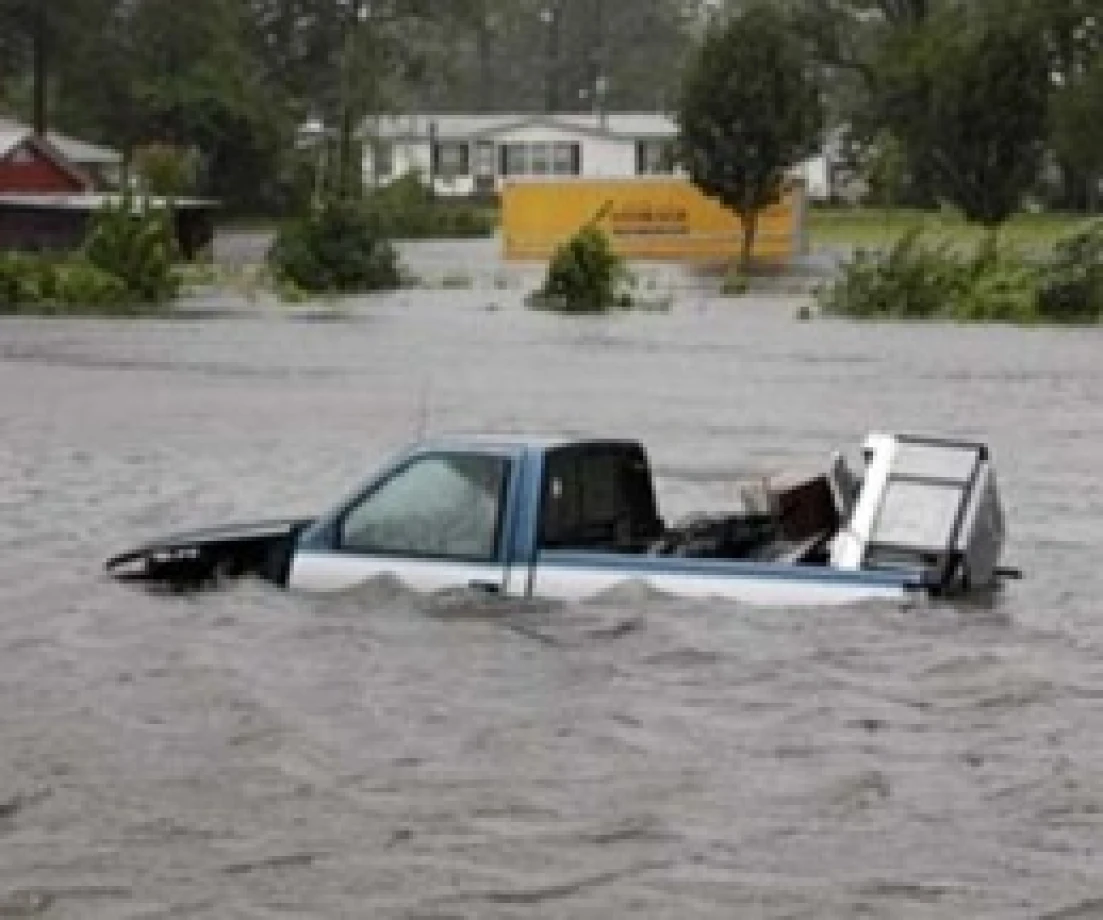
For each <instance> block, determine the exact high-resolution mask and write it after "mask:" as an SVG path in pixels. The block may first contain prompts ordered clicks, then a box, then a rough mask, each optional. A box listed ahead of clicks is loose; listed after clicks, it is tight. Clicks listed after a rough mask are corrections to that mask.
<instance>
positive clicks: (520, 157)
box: [502, 144, 529, 176]
mask: <svg viewBox="0 0 1103 920" xmlns="http://www.w3.org/2000/svg"><path fill="white" fill-rule="evenodd" d="M502 166H503V167H504V168H503V169H502V175H503V176H524V175H526V174H527V173H528V171H529V157H528V145H527V144H506V145H504V146H503V147H502Z"/></svg>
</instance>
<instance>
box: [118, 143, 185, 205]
mask: <svg viewBox="0 0 1103 920" xmlns="http://www.w3.org/2000/svg"><path fill="white" fill-rule="evenodd" d="M198 168H199V163H198V157H197V156H196V152H195V150H184V149H182V148H180V147H174V146H173V145H172V144H146V145H145V146H143V147H138V148H137V149H136V150H135V151H134V169H135V171H136V172H137V173H138V176H139V177H140V179H141V182H142V186H143V189H144V191H145V193H146V194H148V195H164V196H169V197H174V196H175V197H179V196H181V195H188V194H191V193H192V192H194V191H195V186H196V180H197V178H198Z"/></svg>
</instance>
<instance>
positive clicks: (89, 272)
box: [55, 259, 133, 311]
mask: <svg viewBox="0 0 1103 920" xmlns="http://www.w3.org/2000/svg"><path fill="white" fill-rule="evenodd" d="M55 271H56V278H57V280H56V288H55V297H56V301H57V303H58V305H59V306H65V307H68V308H87V309H89V310H92V311H95V310H99V309H103V308H122V307H125V306H127V305H133V298H132V297H131V296H130V291H129V290H128V289H127V286H126V283H125V282H124V281H123V280H122V279H121V278H119V277H117V276H115V275H112V274H110V273H109V272H105V271H104V270H103V269H102V268H99V267H97V266H96V265H93V264H92V263H91V262H89V261H88V260H86V259H72V260H68V261H65V262H59V263H58V264H57V265H56V267H55Z"/></svg>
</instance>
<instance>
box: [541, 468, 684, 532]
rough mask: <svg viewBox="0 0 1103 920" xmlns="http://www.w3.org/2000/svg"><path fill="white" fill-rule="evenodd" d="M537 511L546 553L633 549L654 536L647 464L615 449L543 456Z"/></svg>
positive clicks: (651, 496)
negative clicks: (539, 512) (545, 457)
mask: <svg viewBox="0 0 1103 920" xmlns="http://www.w3.org/2000/svg"><path fill="white" fill-rule="evenodd" d="M543 493H544V494H543V501H542V510H541V521H542V523H541V529H540V546H541V547H542V548H545V549H606V550H626V551H627V550H632V549H637V548H640V547H639V546H638V544H642V543H646V541H647V540H649V539H651V538H653V537H654V536H656V535H657V532H656V528H658V530H661V527H662V525H661V523H659V522H658V521H657V518H656V516H655V506H654V495H653V492H652V488H651V481H650V475H649V473H648V471H647V467H646V463H645V462H644V461H643V459H642V458H637V457H636V456H635V454H634V453H632V452H628V451H626V450H624V449H622V448H619V447H599V448H582V449H566V450H560V451H554V452H552V453H550V454H549V455H548V458H547V463H546V467H545V481H544V490H543Z"/></svg>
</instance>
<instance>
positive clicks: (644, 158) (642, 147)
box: [636, 140, 674, 176]
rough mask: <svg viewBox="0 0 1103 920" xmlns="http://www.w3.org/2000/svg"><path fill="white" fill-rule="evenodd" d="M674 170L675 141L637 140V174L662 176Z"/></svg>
mask: <svg viewBox="0 0 1103 920" xmlns="http://www.w3.org/2000/svg"><path fill="white" fill-rule="evenodd" d="M673 172H674V142H673V141H668V140H648V141H637V142H636V174H637V175H640V176H660V175H667V174H670V173H673Z"/></svg>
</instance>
